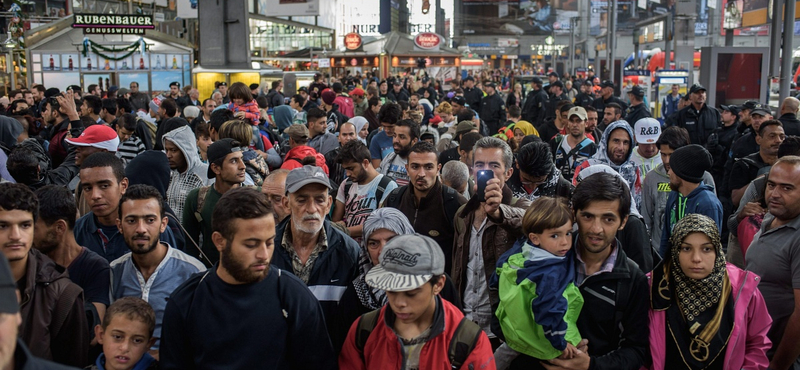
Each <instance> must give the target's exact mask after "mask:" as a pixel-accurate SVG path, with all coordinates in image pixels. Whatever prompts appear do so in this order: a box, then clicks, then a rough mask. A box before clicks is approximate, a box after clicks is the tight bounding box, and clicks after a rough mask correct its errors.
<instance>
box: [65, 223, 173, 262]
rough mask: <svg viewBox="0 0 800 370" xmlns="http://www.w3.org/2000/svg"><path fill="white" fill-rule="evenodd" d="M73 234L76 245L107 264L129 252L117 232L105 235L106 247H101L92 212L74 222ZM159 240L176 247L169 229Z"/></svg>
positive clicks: (122, 238) (98, 230) (120, 234)
mask: <svg viewBox="0 0 800 370" xmlns="http://www.w3.org/2000/svg"><path fill="white" fill-rule="evenodd" d="M73 232H74V233H75V241H77V242H78V244H80V245H82V246H84V247H86V248H89V250H91V251H92V252H95V253H97V254H99V255H101V256H103V258H105V259H106V260H108V262H111V261H114V260H115V259H117V258H120V257H122V255H124V254H125V253H128V252H130V249H128V244H126V243H125V238H124V237H123V236H122V233H121V232H119V231H117V232H116V233H114V235H106V237H108V245H106V246H105V247H103V239H102V237H101V236H100V225H99V224H98V223H97V218H96V217H95V216H94V212H89V213H87V214H85V215H83V217H81V218H79V219H78V221H76V222H75V229H74V230H73ZM159 240H160V241H162V242H164V243H167V244H169V245H177V244H175V236H174V235H173V234H172V230H171V229H170V228H167V229H166V230H164V232H163V233H161V237H160V238H159Z"/></svg>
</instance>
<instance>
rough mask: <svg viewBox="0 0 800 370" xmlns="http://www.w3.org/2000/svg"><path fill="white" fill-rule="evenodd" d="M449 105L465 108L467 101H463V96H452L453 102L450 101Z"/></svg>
mask: <svg viewBox="0 0 800 370" xmlns="http://www.w3.org/2000/svg"><path fill="white" fill-rule="evenodd" d="M451 103H456V104H458V105H460V106H462V107H466V106H467V99H465V98H464V97H463V96H454V97H453V100H452V101H451Z"/></svg>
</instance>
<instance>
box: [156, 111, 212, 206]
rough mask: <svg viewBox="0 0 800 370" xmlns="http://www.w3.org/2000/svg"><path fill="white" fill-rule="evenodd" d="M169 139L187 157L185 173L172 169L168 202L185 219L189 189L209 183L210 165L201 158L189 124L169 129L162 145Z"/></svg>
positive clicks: (162, 139)
mask: <svg viewBox="0 0 800 370" xmlns="http://www.w3.org/2000/svg"><path fill="white" fill-rule="evenodd" d="M166 140H169V141H170V142H172V143H174V144H175V145H176V146H177V147H178V149H180V150H181V152H183V157H184V158H185V159H186V164H187V167H186V171H184V172H183V173H181V172H179V171H178V170H177V169H174V170H172V173H171V175H170V181H169V188H168V189H167V202H168V203H169V206H170V207H172V209H173V210H174V211H175V214H176V216H178V219H179V220H182V219H183V203H184V202H185V201H186V195H187V194H189V191H191V190H192V189H195V188H199V187H201V186H205V185H206V184H207V183H208V165H207V164H205V163H203V162H202V161H201V160H200V156H199V155H198V154H197V140H196V139H195V136H194V133H192V129H191V128H190V127H189V126H182V127H180V128H177V129H175V130H172V131H169V132H167V133H165V134H164V136H163V137H162V138H161V145H162V146H163V145H164V141H166Z"/></svg>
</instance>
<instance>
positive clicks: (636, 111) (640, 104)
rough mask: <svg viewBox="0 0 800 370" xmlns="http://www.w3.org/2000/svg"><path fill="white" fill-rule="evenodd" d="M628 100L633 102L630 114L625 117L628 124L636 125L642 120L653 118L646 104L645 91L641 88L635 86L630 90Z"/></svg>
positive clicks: (629, 110)
mask: <svg viewBox="0 0 800 370" xmlns="http://www.w3.org/2000/svg"><path fill="white" fill-rule="evenodd" d="M628 99H629V100H630V101H631V105H630V106H629V107H628V111H627V112H628V114H626V115H625V120H626V121H628V123H636V122H639V120H640V119H642V118H649V117H652V116H653V115H652V114H650V109H649V108H648V107H647V105H645V104H644V89H643V88H642V87H641V86H639V85H633V87H631V89H630V90H628Z"/></svg>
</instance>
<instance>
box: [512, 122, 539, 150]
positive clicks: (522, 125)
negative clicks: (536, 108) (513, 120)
mask: <svg viewBox="0 0 800 370" xmlns="http://www.w3.org/2000/svg"><path fill="white" fill-rule="evenodd" d="M528 135H536V136H539V131H536V128H535V127H533V125H532V124H531V123H530V122H528V121H518V122H517V124H515V125H514V138H513V140H514V141H515V142H516V143H517V148H519V147H520V146H522V139H524V138H525V136H528Z"/></svg>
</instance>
